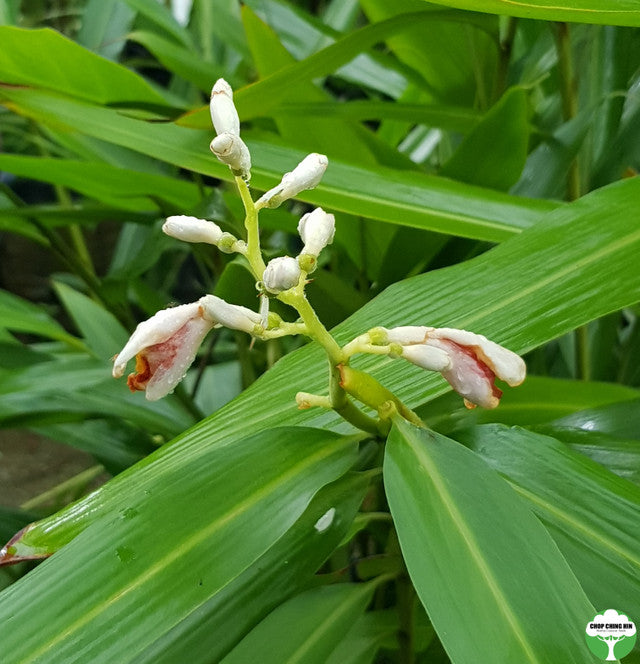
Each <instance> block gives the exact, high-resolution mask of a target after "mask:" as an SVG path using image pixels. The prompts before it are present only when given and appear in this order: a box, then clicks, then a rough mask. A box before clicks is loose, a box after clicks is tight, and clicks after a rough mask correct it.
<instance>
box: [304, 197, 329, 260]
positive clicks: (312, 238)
mask: <svg viewBox="0 0 640 664" xmlns="http://www.w3.org/2000/svg"><path fill="white" fill-rule="evenodd" d="M335 232H336V220H335V217H334V216H333V215H332V214H328V213H326V212H325V211H324V210H323V209H322V208H316V209H315V210H313V212H308V213H307V214H305V215H304V216H303V217H302V219H300V222H299V223H298V233H299V234H300V237H301V238H302V241H303V242H304V248H303V249H302V254H310V255H311V256H316V257H317V256H318V254H319V253H320V252H321V251H322V250H323V249H324V248H325V247H326V246H327V245H328V244H331V243H332V242H333V236H334V235H335Z"/></svg>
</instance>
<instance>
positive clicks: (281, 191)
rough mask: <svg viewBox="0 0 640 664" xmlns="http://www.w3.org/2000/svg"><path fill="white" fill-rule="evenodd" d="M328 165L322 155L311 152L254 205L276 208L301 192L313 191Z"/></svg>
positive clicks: (327, 161)
mask: <svg viewBox="0 0 640 664" xmlns="http://www.w3.org/2000/svg"><path fill="white" fill-rule="evenodd" d="M328 163H329V160H328V159H327V157H326V156H325V155H323V154H317V153H316V152H313V153H311V154H309V155H307V156H306V157H305V158H304V159H303V160H302V161H301V162H300V163H299V164H298V165H297V166H296V167H295V168H294V169H293V170H292V171H291V172H290V173H285V174H284V175H283V176H282V180H281V181H280V184H278V185H277V186H275V187H274V188H273V189H269V191H268V192H267V193H266V194H264V195H262V196H261V197H260V198H259V199H258V200H257V201H256V205H257V206H258V207H259V208H260V207H268V208H277V207H278V205H280V203H282V202H283V201H286V200H288V199H289V198H293V197H294V196H297V195H298V194H299V193H300V192H301V191H304V190H305V189H313V188H314V187H316V186H318V183H319V182H320V180H321V179H322V176H323V175H324V172H325V171H326V170H327V165H328Z"/></svg>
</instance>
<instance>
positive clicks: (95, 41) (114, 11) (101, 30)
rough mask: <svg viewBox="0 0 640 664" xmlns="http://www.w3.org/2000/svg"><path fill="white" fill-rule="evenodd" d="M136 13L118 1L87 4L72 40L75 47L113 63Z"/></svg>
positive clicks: (102, 0)
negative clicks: (81, 47) (74, 40)
mask: <svg viewBox="0 0 640 664" xmlns="http://www.w3.org/2000/svg"><path fill="white" fill-rule="evenodd" d="M135 16H136V12H135V11H133V10H132V9H130V8H129V7H127V6H126V4H124V3H122V2H119V0H88V2H87V3H86V6H85V7H84V13H83V14H82V23H81V25H80V30H79V31H78V34H77V36H76V41H77V42H78V44H80V45H82V46H84V47H85V48H88V49H89V50H91V51H93V52H94V53H97V54H98V55H101V56H103V57H105V58H108V59H109V60H116V59H117V58H118V56H119V55H120V53H121V52H122V49H123V48H124V46H125V44H126V34H127V32H129V30H130V29H131V23H132V22H133V20H134V18H135Z"/></svg>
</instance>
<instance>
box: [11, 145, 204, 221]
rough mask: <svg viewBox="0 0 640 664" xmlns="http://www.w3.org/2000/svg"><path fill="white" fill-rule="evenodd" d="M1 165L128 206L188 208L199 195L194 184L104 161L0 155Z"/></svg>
mask: <svg viewBox="0 0 640 664" xmlns="http://www.w3.org/2000/svg"><path fill="white" fill-rule="evenodd" d="M0 169H2V170H3V171H7V172H8V173H13V174H14V175H18V176H21V177H26V178H31V179H33V180H42V181H44V182H50V183H52V184H59V185H63V186H65V187H69V188H71V189H74V190H75V191H78V192H80V193H82V194H84V195H86V196H90V197H91V198H95V199H97V200H99V201H102V202H104V203H105V204H107V205H113V206H114V207H121V208H124V209H127V210H133V211H144V210H149V209H157V207H158V204H157V201H158V200H160V201H164V202H166V203H168V204H169V205H170V206H173V207H175V208H176V209H178V210H179V209H181V208H182V209H184V210H190V209H191V208H193V207H194V206H195V205H196V204H197V203H198V202H199V201H200V199H201V193H200V191H199V190H198V187H197V186H196V185H195V184H191V183H190V182H186V181H185V180H179V179H177V178H170V177H167V176H163V175H152V174H150V173H140V172H138V171H130V170H127V169H124V168H121V167H116V166H110V165H109V164H105V163H104V162H100V163H98V162H95V163H93V162H85V161H75V160H72V159H47V158H43V157H25V156H21V155H10V154H2V155H0Z"/></svg>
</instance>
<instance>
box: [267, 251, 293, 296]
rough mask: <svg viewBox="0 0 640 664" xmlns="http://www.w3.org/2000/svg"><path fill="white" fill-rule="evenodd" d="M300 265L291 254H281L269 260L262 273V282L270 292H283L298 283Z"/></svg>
mask: <svg viewBox="0 0 640 664" xmlns="http://www.w3.org/2000/svg"><path fill="white" fill-rule="evenodd" d="M299 280H300V266H299V265H298V261H297V260H296V259H295V258H291V256H281V257H280V258H274V259H273V260H271V261H269V264H268V265H267V267H266V268H265V271H264V273H263V275H262V284H263V286H264V287H265V289H266V290H267V291H269V293H274V294H275V293H281V292H282V291H285V290H289V289H290V288H293V287H294V286H295V285H297V283H298V281H299Z"/></svg>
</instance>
